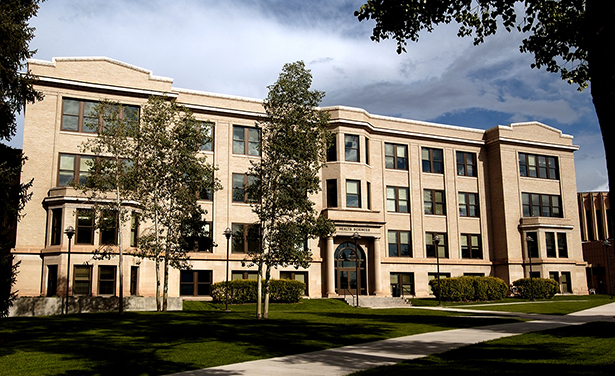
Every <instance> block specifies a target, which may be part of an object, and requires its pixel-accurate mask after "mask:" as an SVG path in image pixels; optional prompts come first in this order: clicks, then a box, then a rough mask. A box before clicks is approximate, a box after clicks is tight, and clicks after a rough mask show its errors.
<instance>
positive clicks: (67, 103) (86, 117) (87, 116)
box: [62, 98, 140, 133]
mask: <svg viewBox="0 0 615 376" xmlns="http://www.w3.org/2000/svg"><path fill="white" fill-rule="evenodd" d="M99 105H100V102H95V101H87V100H79V99H69V98H64V99H63V100H62V130H63V131H73V132H84V133H97V132H98V129H99V127H100V126H101V125H102V124H103V118H104V117H107V116H117V118H118V119H125V120H126V121H130V122H131V124H130V126H132V125H133V124H138V121H139V111H140V108H139V106H132V105H120V106H118V105H116V104H113V105H111V107H109V108H107V109H106V110H105V112H104V113H105V116H102V115H101V113H100V108H99Z"/></svg>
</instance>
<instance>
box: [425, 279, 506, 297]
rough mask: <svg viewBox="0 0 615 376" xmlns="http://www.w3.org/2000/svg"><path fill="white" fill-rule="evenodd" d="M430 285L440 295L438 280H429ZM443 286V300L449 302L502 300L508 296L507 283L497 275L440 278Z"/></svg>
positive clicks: (436, 294)
mask: <svg viewBox="0 0 615 376" xmlns="http://www.w3.org/2000/svg"><path fill="white" fill-rule="evenodd" d="M429 285H430V286H431V289H432V290H433V292H434V295H435V296H436V297H438V294H439V292H440V291H439V290H438V280H436V279H433V280H431V281H429ZM440 286H441V287H442V295H441V300H444V301H449V302H471V301H489V300H502V299H504V297H506V292H507V291H508V287H507V286H506V283H505V282H504V281H503V280H501V279H499V278H495V277H466V276H464V277H455V278H443V279H440Z"/></svg>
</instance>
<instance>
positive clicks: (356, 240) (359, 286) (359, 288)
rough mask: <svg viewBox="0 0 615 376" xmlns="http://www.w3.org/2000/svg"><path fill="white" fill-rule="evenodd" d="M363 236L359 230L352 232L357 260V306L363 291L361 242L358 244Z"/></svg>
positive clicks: (355, 258)
mask: <svg viewBox="0 0 615 376" xmlns="http://www.w3.org/2000/svg"><path fill="white" fill-rule="evenodd" d="M360 237H361V235H359V233H358V232H356V231H355V232H354V234H352V240H354V260H355V267H356V273H357V274H356V278H357V283H356V285H357V286H356V288H357V305H356V306H357V307H358V306H359V294H360V293H361V285H360V283H359V282H360V280H361V279H360V278H359V262H361V259H360V258H359V244H358V240H359V238H360Z"/></svg>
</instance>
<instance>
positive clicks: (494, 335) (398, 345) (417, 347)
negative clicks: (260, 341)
mask: <svg viewBox="0 0 615 376" xmlns="http://www.w3.org/2000/svg"><path fill="white" fill-rule="evenodd" d="M421 308H424V307H421ZM432 309H441V310H446V311H459V312H476V313H481V314H492V315H494V316H517V317H522V318H527V319H530V320H532V321H525V322H518V323H511V324H499V325H489V326H482V327H477V328H469V329H454V330H446V331H439V332H431V333H423V334H416V335H411V336H406V337H398V338H391V339H386V340H382V341H376V342H368V343H363V344H360V345H354V346H346V347H339V348H333V349H328V350H322V351H315V352H311V353H306V354H298V355H290V356H283V357H278V358H271V359H261V360H255V361H251V362H244V363H236V364H229V365H226V366H220V367H211V368H206V369H202V370H196V371H188V372H182V373H178V374H176V375H183V376H187V375H195V376H204V375H224V376H227V375H228V376H236V375H237V376H238V375H247V376H259V375H262V376H277V375H280V376H281V375H292V376H301V375H305V376H314V375H323V376H324V375H347V374H349V373H352V372H356V371H361V370H364V369H368V368H372V367H377V366H381V365H389V364H395V363H399V362H401V361H404V360H409V359H416V358H421V357H424V356H428V355H432V354H437V353H442V352H445V351H448V350H452V349H455V348H458V347H461V346H467V345H472V344H475V343H479V342H484V341H490V340H493V339H498V338H503V337H510V336H514V335H517V334H524V333H530V332H536V331H541V330H547V329H553V328H559V327H562V326H566V325H578V324H584V323H587V322H591V321H610V322H615V303H610V304H606V305H603V306H600V307H595V308H591V309H588V310H585V311H580V312H575V313H572V314H570V315H567V316H548V315H532V314H523V313H511V312H494V311H482V310H480V311H479V310H467V309H451V308H436V307H433V308H432Z"/></svg>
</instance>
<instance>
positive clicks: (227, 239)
mask: <svg viewBox="0 0 615 376" xmlns="http://www.w3.org/2000/svg"><path fill="white" fill-rule="evenodd" d="M223 234H224V236H225V237H226V293H225V295H226V296H225V298H226V308H225V309H224V312H231V310H230V309H228V267H229V265H228V264H229V240H230V239H231V235H232V234H233V231H231V229H230V228H228V227H227V228H226V230H224V232H223Z"/></svg>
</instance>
